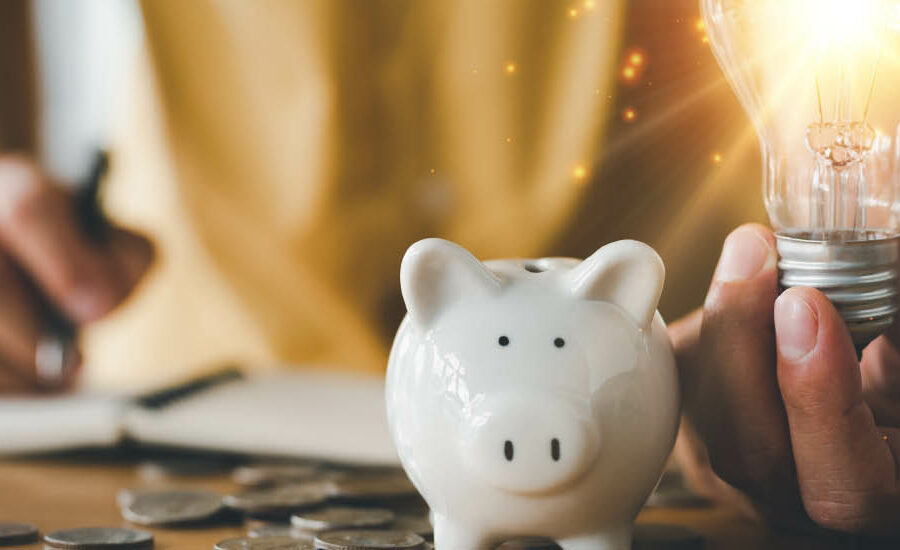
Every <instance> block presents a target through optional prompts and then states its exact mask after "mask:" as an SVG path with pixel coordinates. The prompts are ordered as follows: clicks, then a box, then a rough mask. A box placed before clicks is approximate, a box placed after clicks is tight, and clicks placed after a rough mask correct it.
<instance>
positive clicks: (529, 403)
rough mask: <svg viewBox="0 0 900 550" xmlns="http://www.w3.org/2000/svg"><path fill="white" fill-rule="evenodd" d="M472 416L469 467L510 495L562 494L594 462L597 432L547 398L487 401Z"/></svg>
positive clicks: (467, 451)
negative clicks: (558, 490)
mask: <svg viewBox="0 0 900 550" xmlns="http://www.w3.org/2000/svg"><path fill="white" fill-rule="evenodd" d="M478 410H479V413H478V414H477V415H474V416H473V420H472V422H471V425H470V433H469V437H468V439H467V445H466V446H467V448H466V449H465V451H464V452H465V460H466V462H467V465H468V467H469V468H471V469H472V470H474V471H475V472H478V473H479V474H481V477H482V478H483V480H484V481H485V482H487V483H489V484H491V485H493V486H495V487H497V488H499V489H502V490H505V491H507V492H510V493H521V494H533V493H549V492H553V491H554V490H557V489H562V488H563V487H565V486H566V485H567V484H568V483H570V482H572V481H573V480H575V479H576V478H578V477H579V476H580V475H581V474H583V473H584V472H585V471H586V470H587V468H588V466H589V465H590V464H591V463H593V462H594V460H595V458H596V455H597V451H598V446H599V431H598V430H599V428H598V426H597V425H596V424H597V423H595V422H592V421H591V419H590V415H589V412H587V411H585V412H584V413H583V414H578V410H577V407H574V406H573V405H572V404H571V403H569V402H567V401H565V400H561V399H553V398H551V397H548V396H546V395H540V394H535V395H524V394H520V395H506V396H498V397H495V398H493V399H489V400H487V401H486V402H484V403H482V406H480V407H479V409H478Z"/></svg>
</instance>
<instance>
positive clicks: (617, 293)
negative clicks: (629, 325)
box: [568, 241, 666, 328]
mask: <svg viewBox="0 0 900 550" xmlns="http://www.w3.org/2000/svg"><path fill="white" fill-rule="evenodd" d="M665 277H666V268H665V266H664V265H663V262H662V259H660V257H659V255H658V254H657V253H656V251H654V250H653V249H652V248H650V247H649V246H647V245H645V244H644V243H640V242H637V241H616V242H614V243H610V244H608V245H606V246H604V247H603V248H601V249H600V250H598V251H596V252H594V253H593V254H592V255H591V257H590V258H588V259H586V260H584V261H583V262H581V264H580V265H578V266H577V267H576V268H574V269H573V270H572V271H571V272H570V273H569V275H568V283H569V288H570V289H571V291H572V294H573V295H574V296H576V297H578V298H582V299H584V300H599V301H603V302H609V303H612V304H615V305H617V306H619V307H620V308H622V309H623V310H624V311H625V313H627V314H628V315H629V316H630V317H631V319H632V320H633V321H634V322H635V323H637V325H638V326H639V327H641V328H649V326H650V322H651V321H652V320H653V314H654V313H655V311H656V306H657V304H658V303H659V297H660V295H661V294H662V288H663V281H664V280H665Z"/></svg>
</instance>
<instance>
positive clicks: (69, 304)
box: [0, 159, 126, 322]
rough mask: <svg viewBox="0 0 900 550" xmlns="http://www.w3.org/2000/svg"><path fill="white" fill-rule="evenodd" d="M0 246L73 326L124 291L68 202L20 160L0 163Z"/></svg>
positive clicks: (100, 310)
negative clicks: (85, 232) (0, 244)
mask: <svg viewBox="0 0 900 550" xmlns="http://www.w3.org/2000/svg"><path fill="white" fill-rule="evenodd" d="M0 205H2V207H0V243H2V244H3V245H4V247H5V248H6V250H8V251H9V253H10V254H12V256H13V257H14V258H15V259H16V261H17V262H18V263H19V264H20V265H21V266H22V267H23V268H24V269H25V270H26V271H27V272H28V273H29V275H30V276H32V277H34V279H35V280H36V281H37V282H38V284H39V285H40V287H41V288H42V290H44V291H45V292H46V293H47V294H48V295H49V297H50V298H52V299H53V301H54V302H55V303H57V304H59V305H60V306H61V307H62V308H63V309H64V310H65V312H66V313H67V315H68V316H69V317H70V318H72V319H73V320H75V321H78V322H86V321H91V320H94V319H97V318H99V317H101V316H103V315H104V314H106V313H107V312H108V311H109V310H111V309H112V308H113V307H115V305H116V304H118V303H119V302H120V301H121V300H122V299H123V298H124V296H125V292H126V288H125V285H124V284H123V282H122V276H121V274H120V272H119V271H118V269H119V266H118V264H117V263H116V262H115V261H114V260H113V258H112V257H110V255H109V254H108V253H105V251H104V250H103V249H102V248H101V247H100V246H99V245H97V244H95V243H92V242H91V241H90V240H89V239H88V238H87V237H86V236H85V235H84V233H83V231H82V230H81V228H80V224H79V223H78V220H77V216H76V215H75V212H74V209H73V206H72V202H71V200H70V198H69V197H68V196H67V195H66V194H65V193H64V192H63V191H62V190H60V189H58V188H56V187H54V186H53V185H51V184H49V183H48V182H47V180H46V179H45V178H43V177H42V175H41V174H40V173H39V172H38V171H37V170H36V169H35V168H34V167H33V166H32V165H30V164H29V163H27V162H26V161H23V160H10V159H5V160H2V161H0Z"/></svg>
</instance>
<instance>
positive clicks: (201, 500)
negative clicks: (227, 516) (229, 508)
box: [119, 490, 222, 525]
mask: <svg viewBox="0 0 900 550" xmlns="http://www.w3.org/2000/svg"><path fill="white" fill-rule="evenodd" d="M119 494H120V496H121V495H122V493H121V492H120V493H119ZM220 510H222V497H220V496H219V495H217V494H216V493H214V492H212V491H203V490H186V491H147V490H141V491H137V492H132V493H130V499H129V500H128V502H127V503H126V504H125V505H124V506H123V507H122V517H124V518H125V519H127V520H128V521H131V522H134V523H138V524H140V525H171V524H176V523H189V522H194V521H201V520H204V519H208V518H209V517H211V516H213V515H215V514H216V513H218V512H219V511H220Z"/></svg>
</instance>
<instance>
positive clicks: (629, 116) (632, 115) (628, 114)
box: [622, 107, 637, 123]
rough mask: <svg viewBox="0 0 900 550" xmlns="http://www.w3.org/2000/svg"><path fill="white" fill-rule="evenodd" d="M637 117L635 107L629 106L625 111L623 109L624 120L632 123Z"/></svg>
mask: <svg viewBox="0 0 900 550" xmlns="http://www.w3.org/2000/svg"><path fill="white" fill-rule="evenodd" d="M636 119H637V111H636V110H635V109H634V107H628V108H626V109H625V110H624V111H622V120H624V121H625V122H628V123H631V122H634V121H635V120H636Z"/></svg>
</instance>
